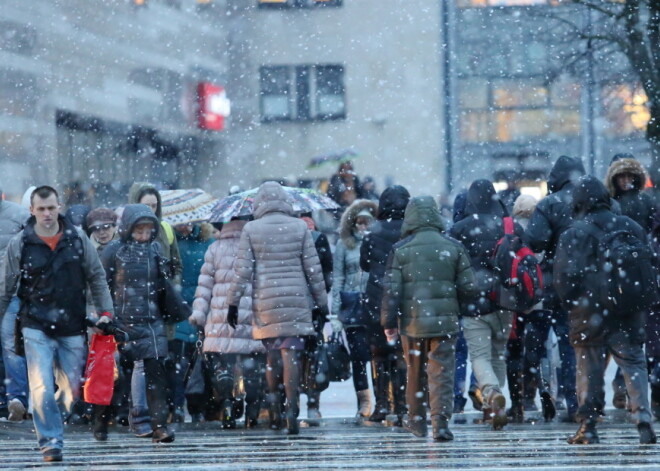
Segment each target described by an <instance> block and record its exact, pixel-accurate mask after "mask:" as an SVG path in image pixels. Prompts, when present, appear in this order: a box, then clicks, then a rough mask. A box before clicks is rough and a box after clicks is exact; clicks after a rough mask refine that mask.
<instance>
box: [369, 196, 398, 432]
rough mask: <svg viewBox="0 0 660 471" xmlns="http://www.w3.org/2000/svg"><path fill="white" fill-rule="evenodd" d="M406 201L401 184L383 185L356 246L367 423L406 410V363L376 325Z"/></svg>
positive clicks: (377, 324) (378, 321)
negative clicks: (363, 280) (370, 392)
mask: <svg viewBox="0 0 660 471" xmlns="http://www.w3.org/2000/svg"><path fill="white" fill-rule="evenodd" d="M409 200H410V193H408V190H406V189H405V188H404V187H402V186H399V185H395V186H391V187H389V188H386V189H385V191H383V193H382V194H381V196H380V199H379V201H378V219H377V220H376V221H375V222H374V223H373V224H372V225H371V226H370V227H369V233H368V234H367V235H366V236H365V238H364V241H363V242H362V246H361V247H360V268H361V269H362V271H364V272H366V273H369V279H368V280H367V287H366V290H365V307H366V309H367V311H368V312H369V318H370V319H371V324H370V325H368V326H367V336H368V338H369V345H370V348H371V355H372V363H371V368H372V370H371V374H372V380H373V385H374V396H375V397H376V407H375V408H374V412H373V414H371V416H370V417H369V421H371V422H382V421H383V420H385V419H386V417H387V414H388V413H389V412H390V411H393V412H394V413H395V414H397V416H403V415H404V414H405V412H406V399H405V387H406V365H405V361H404V359H403V355H402V353H403V352H402V348H401V342H396V344H394V345H390V344H389V343H388V342H387V339H386V338H385V334H384V333H383V329H382V327H381V326H380V307H381V303H382V299H383V276H384V275H385V266H386V263H387V257H388V256H389V254H390V251H391V250H392V246H393V245H394V244H395V243H396V242H397V241H398V240H399V239H400V237H401V226H402V224H403V216H404V212H405V210H406V206H407V205H408V201H409ZM390 385H391V386H392V392H393V394H392V395H393V396H394V397H393V399H394V404H392V407H390V401H389V391H390Z"/></svg>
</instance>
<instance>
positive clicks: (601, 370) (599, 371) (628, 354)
mask: <svg viewBox="0 0 660 471" xmlns="http://www.w3.org/2000/svg"><path fill="white" fill-rule="evenodd" d="M575 353H576V357H577V392H578V401H579V408H578V416H579V418H580V419H581V420H589V421H595V420H597V419H598V416H599V415H600V413H601V412H602V411H603V409H604V407H605V389H604V388H605V378H604V376H605V368H606V367H607V358H608V355H611V356H612V359H614V361H615V362H616V364H617V365H618V366H619V367H620V368H621V371H622V372H623V377H624V378H625V381H626V388H627V390H628V397H629V398H630V408H631V412H632V416H633V418H634V419H635V420H636V421H637V422H638V423H639V422H649V423H650V422H652V421H653V417H652V415H651V412H650V410H649V397H648V384H649V377H648V373H647V370H646V358H645V357H644V350H643V349H642V345H641V344H635V343H633V342H631V341H630V339H629V337H628V336H627V335H625V334H623V333H616V334H612V335H610V336H608V337H607V338H606V339H605V342H604V344H603V345H600V346H576V347H575Z"/></svg>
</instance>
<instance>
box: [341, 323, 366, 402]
mask: <svg viewBox="0 0 660 471" xmlns="http://www.w3.org/2000/svg"><path fill="white" fill-rule="evenodd" d="M345 331H346V340H347V341H348V349H349V351H350V355H351V368H352V369H353V386H355V390H356V391H363V390H365V389H369V378H368V377H367V363H369V361H370V360H371V352H370V350H369V340H368V338H367V329H366V327H346V329H345Z"/></svg>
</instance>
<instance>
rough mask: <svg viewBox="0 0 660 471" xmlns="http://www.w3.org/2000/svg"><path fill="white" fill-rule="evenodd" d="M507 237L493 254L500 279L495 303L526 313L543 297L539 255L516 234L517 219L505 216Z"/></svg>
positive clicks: (504, 307) (503, 238) (497, 284)
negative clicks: (515, 222) (515, 224)
mask: <svg viewBox="0 0 660 471" xmlns="http://www.w3.org/2000/svg"><path fill="white" fill-rule="evenodd" d="M503 222H504V236H503V237H502V238H501V239H500V240H499V241H497V245H496V246H495V250H494V251H493V259H492V263H493V268H494V271H495V276H496V278H497V281H496V286H495V289H494V290H493V296H492V297H493V302H495V304H497V305H498V306H500V307H501V308H503V309H507V310H510V311H516V312H522V311H527V310H529V309H531V308H532V307H533V306H534V305H535V304H537V303H538V302H539V301H540V300H541V298H542V296H543V274H542V272H541V266H540V264H539V261H538V259H537V258H536V255H535V254H534V252H532V250H531V249H530V248H529V247H527V246H526V245H525V243H524V242H523V241H522V240H521V239H520V237H518V236H517V235H516V234H515V232H514V223H513V219H512V218H510V217H505V218H504V219H503Z"/></svg>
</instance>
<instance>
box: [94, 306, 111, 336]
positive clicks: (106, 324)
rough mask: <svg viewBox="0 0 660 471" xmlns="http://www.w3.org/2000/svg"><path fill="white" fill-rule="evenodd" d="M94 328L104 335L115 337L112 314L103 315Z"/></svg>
mask: <svg viewBox="0 0 660 471" xmlns="http://www.w3.org/2000/svg"><path fill="white" fill-rule="evenodd" d="M94 327H96V329H97V330H98V331H100V333H102V334H103V335H114V328H115V324H114V323H113V322H112V314H110V313H109V312H103V313H101V316H100V317H99V320H97V321H96V322H95V323H94Z"/></svg>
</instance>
